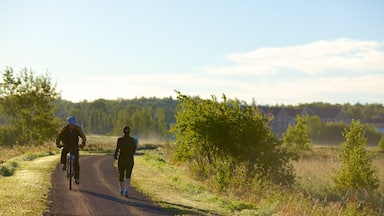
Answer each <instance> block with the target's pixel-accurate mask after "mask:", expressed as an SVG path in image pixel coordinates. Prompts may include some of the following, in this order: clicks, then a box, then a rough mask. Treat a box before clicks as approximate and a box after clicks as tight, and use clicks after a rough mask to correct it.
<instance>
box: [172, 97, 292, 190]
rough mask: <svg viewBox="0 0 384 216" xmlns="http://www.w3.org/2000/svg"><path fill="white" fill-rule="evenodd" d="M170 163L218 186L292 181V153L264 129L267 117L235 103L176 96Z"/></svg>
mask: <svg viewBox="0 0 384 216" xmlns="http://www.w3.org/2000/svg"><path fill="white" fill-rule="evenodd" d="M178 94H179V95H178V99H179V100H180V102H181V103H180V104H179V106H178V107H177V113H176V123H175V125H174V126H173V127H172V132H173V133H174V135H175V137H176V142H175V146H174V149H172V153H173V155H172V156H173V159H174V160H176V161H178V162H182V163H185V164H186V165H187V166H189V167H190V168H191V170H194V171H196V172H197V174H199V175H200V176H203V177H204V178H210V177H214V178H215V181H216V183H217V184H218V185H219V186H220V188H224V187H226V186H227V184H229V183H230V182H231V179H233V178H234V177H236V178H244V179H255V178H256V179H259V178H263V179H270V180H272V181H274V182H279V183H291V182H292V181H293V169H292V166H291V164H290V159H292V155H291V154H289V153H288V152H287V151H285V149H284V148H281V143H280V142H279V141H278V140H277V138H276V137H275V136H274V135H273V133H272V131H271V130H270V128H269V125H270V122H269V119H268V117H267V116H263V115H261V114H260V113H259V112H258V111H257V110H256V109H255V108H253V107H250V106H247V105H242V103H240V102H239V101H237V100H227V99H226V97H225V96H224V95H223V102H218V101H217V99H216V97H214V96H212V100H204V99H201V98H199V97H195V98H192V97H189V96H185V95H182V94H180V92H178Z"/></svg>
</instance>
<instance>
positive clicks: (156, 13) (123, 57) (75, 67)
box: [0, 0, 384, 105]
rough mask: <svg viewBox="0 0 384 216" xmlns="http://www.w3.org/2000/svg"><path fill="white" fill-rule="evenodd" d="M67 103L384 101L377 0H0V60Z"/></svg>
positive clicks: (0, 66)
mask: <svg viewBox="0 0 384 216" xmlns="http://www.w3.org/2000/svg"><path fill="white" fill-rule="evenodd" d="M7 68H12V69H13V70H14V71H15V72H16V73H19V72H20V70H21V69H22V68H27V69H30V70H32V71H33V72H34V74H36V75H46V74H48V75H49V76H50V78H51V80H52V83H54V84H55V85H57V86H56V87H57V91H58V92H59V93H60V95H61V98H62V99H65V100H69V101H72V102H79V101H83V100H87V101H89V102H90V101H94V100H97V99H108V100H115V99H133V98H136V97H137V98H140V97H148V98H149V97H156V98H165V97H167V98H168V97H172V98H174V99H176V97H177V94H176V92H175V91H180V92H181V93H182V94H184V95H189V96H199V97H201V98H207V99H210V98H211V96H212V95H214V96H216V97H217V98H219V99H220V98H221V97H222V95H223V94H224V95H225V96H226V97H227V98H230V99H239V100H241V101H245V102H247V103H252V102H254V103H256V104H261V105H276V104H285V105H297V104H301V103H312V102H325V103H332V104H336V103H340V104H344V103H350V104H355V103H361V104H366V103H380V104H384V1H382V0H337V1H335V0H312V1H308V0H289V1H288V0H287V1H277V0H268V1H264V0H137V1H133V0H124V1H123V0H108V1H107V0H104V1H101V0H76V1H75V0H65V1H59V0H34V1H29V0H0V71H1V73H3V72H4V71H5V70H6V69H7Z"/></svg>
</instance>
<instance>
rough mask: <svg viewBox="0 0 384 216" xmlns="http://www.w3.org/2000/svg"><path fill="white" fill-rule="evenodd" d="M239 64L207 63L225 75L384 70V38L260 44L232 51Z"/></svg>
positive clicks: (213, 69) (232, 58)
mask: <svg viewBox="0 0 384 216" xmlns="http://www.w3.org/2000/svg"><path fill="white" fill-rule="evenodd" d="M228 60H230V61H231V62H233V63H236V66H228V67H207V68H205V70H206V71H208V72H210V73H214V74H223V75H239V74H244V75H266V74H269V75H271V74H277V73H283V72H284V71H285V70H287V69H288V70H294V71H299V72H302V73H306V74H311V75H316V74H324V73H327V72H330V71H335V70H337V71H340V70H342V71H348V72H358V73H361V72H362V71H384V42H378V41H358V40H351V39H337V40H329V41H325V40H323V41H316V42H313V43H309V44H304V45H297V46H288V47H282V48H260V49H256V50H254V51H250V52H245V53H233V54H230V55H228Z"/></svg>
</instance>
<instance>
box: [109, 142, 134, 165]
mask: <svg viewBox="0 0 384 216" xmlns="http://www.w3.org/2000/svg"><path fill="white" fill-rule="evenodd" d="M135 152H136V142H135V139H134V138H133V137H130V136H128V135H125V136H123V137H120V138H118V139H117V145H116V150H115V154H114V157H115V158H119V162H122V163H132V164H133V163H134V159H133V155H134V154H135ZM117 156H118V157H117Z"/></svg>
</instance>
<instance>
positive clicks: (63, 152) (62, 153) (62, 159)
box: [60, 147, 69, 164]
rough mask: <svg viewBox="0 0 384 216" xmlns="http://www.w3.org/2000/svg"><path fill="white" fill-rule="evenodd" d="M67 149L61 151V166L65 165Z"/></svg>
mask: <svg viewBox="0 0 384 216" xmlns="http://www.w3.org/2000/svg"><path fill="white" fill-rule="evenodd" d="M68 150H69V149H68V147H64V148H63V149H62V150H61V159H60V162H61V163H62V164H66V162H67V154H68V152H69V151H68Z"/></svg>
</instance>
